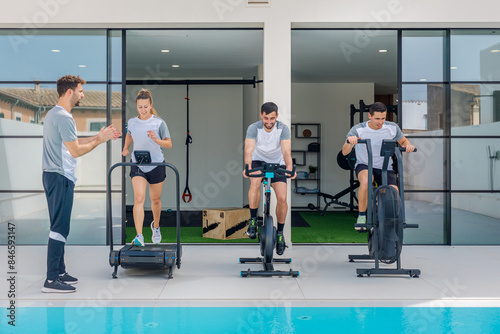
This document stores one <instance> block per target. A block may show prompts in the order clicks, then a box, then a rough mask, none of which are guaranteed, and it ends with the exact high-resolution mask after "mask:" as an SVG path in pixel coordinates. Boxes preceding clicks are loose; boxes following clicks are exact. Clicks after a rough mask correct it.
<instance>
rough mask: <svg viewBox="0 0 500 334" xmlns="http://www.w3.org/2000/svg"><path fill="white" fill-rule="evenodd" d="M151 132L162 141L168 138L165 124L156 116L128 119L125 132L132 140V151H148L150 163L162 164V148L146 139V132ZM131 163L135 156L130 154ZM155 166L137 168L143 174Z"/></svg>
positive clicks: (168, 134) (168, 133)
mask: <svg viewBox="0 0 500 334" xmlns="http://www.w3.org/2000/svg"><path fill="white" fill-rule="evenodd" d="M149 130H152V131H153V132H154V133H155V135H156V137H157V138H160V139H161V140H164V139H166V138H170V132H169V131H168V127H167V124H166V123H165V121H164V120H163V119H161V118H160V117H158V116H155V115H152V116H151V117H150V118H148V119H145V120H142V119H140V118H139V117H134V118H131V119H129V121H128V124H127V131H128V133H129V134H130V135H131V136H132V139H133V140H134V151H149V152H150V153H151V161H152V162H163V161H164V160H165V158H164V157H163V152H162V148H161V146H160V145H158V144H157V143H155V142H154V141H152V140H151V138H149V137H148V131H149ZM132 162H137V161H136V160H135V155H134V153H133V152H132ZM155 167H156V166H149V167H139V168H140V169H141V170H142V171H143V172H144V173H147V172H150V171H152V170H153V169H155Z"/></svg>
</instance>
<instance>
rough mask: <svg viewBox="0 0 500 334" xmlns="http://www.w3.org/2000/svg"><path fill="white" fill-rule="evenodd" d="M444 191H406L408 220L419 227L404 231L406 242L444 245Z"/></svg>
mask: <svg viewBox="0 0 500 334" xmlns="http://www.w3.org/2000/svg"><path fill="white" fill-rule="evenodd" d="M443 203H444V195H443V193H405V211H406V222H407V223H408V224H418V225H419V227H418V228H408V229H405V231H404V243H405V244H424V245H431V244H435V245H442V244H444V240H445V206H444V204H443Z"/></svg>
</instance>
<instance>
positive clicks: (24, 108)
mask: <svg viewBox="0 0 500 334" xmlns="http://www.w3.org/2000/svg"><path fill="white" fill-rule="evenodd" d="M84 79H86V78H84ZM83 93H84V95H85V96H84V98H83V99H82V100H81V102H80V105H79V106H78V107H74V108H73V109H72V110H71V113H72V115H73V118H74V119H75V123H76V129H77V131H78V135H90V134H91V135H94V134H96V133H97V132H98V131H99V130H100V129H101V127H102V126H103V125H106V86H105V85H94V84H86V85H84V86H83ZM58 100H59V95H58V94H57V89H56V85H54V84H38V83H34V84H32V85H29V84H25V85H2V86H0V109H1V110H2V113H3V117H2V118H0V119H1V120H2V121H3V120H14V121H17V122H21V123H29V124H32V125H33V126H26V125H19V124H18V125H16V126H15V127H10V126H3V127H0V135H4V136H5V135H20V136H27V135H41V134H42V132H41V131H42V130H41V127H40V125H41V124H43V119H44V118H45V114H46V113H47V112H48V111H49V110H50V109H52V108H53V107H54V106H55V105H56V104H57V102H58ZM112 103H113V105H112V108H113V109H114V110H121V92H120V91H115V92H113V93H112ZM9 124H10V123H9ZM117 125H119V124H116V125H115V126H117Z"/></svg>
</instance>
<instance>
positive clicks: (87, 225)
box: [0, 193, 121, 245]
mask: <svg viewBox="0 0 500 334" xmlns="http://www.w3.org/2000/svg"><path fill="white" fill-rule="evenodd" d="M112 199H113V200H112V206H113V233H114V234H113V236H114V238H113V239H114V240H115V243H121V193H115V194H113V195H112ZM27 207H28V208H30V209H29V210H26V208H27ZM6 222H11V223H13V224H15V226H16V244H22V245H26V244H28V245H46V244H47V241H48V231H49V226H50V222H49V212H48V210H47V200H46V198H45V194H44V193H15V194H3V193H0V226H2V225H3V224H5V223H6ZM5 244H7V234H6V233H0V245H5ZM66 244H67V245H105V244H106V201H105V194H104V193H84V194H82V193H75V195H74V202H73V210H72V215H71V232H70V234H69V236H68V240H67V243H66Z"/></svg>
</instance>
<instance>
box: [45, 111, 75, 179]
mask: <svg viewBox="0 0 500 334" xmlns="http://www.w3.org/2000/svg"><path fill="white" fill-rule="evenodd" d="M75 140H78V137H77V135H76V124H75V120H74V119H73V116H72V115H71V113H69V112H68V111H66V109H64V108H63V107H61V106H59V105H56V106H55V107H54V108H52V109H50V110H49V111H48V112H47V115H46V116H45V119H44V120H43V153H42V170H43V171H44V172H51V173H59V174H61V175H63V176H65V177H67V178H68V179H70V180H71V181H73V182H76V176H75V169H76V159H75V158H73V156H72V155H71V153H69V151H68V148H67V147H66V145H64V143H65V142H68V141H75Z"/></svg>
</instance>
